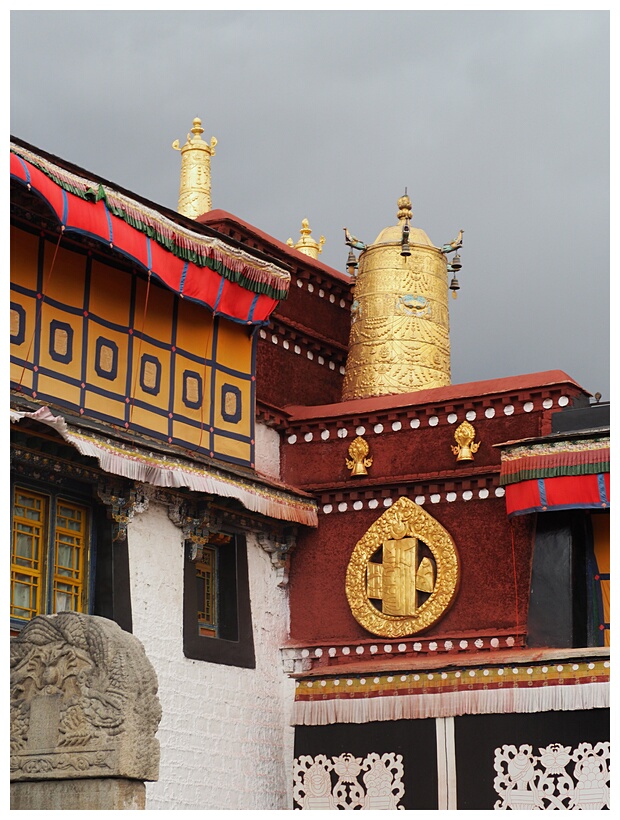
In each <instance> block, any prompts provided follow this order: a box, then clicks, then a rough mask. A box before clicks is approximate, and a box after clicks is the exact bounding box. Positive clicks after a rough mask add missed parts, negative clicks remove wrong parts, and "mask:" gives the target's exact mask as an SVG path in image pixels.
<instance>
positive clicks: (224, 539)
mask: <svg viewBox="0 0 620 820" xmlns="http://www.w3.org/2000/svg"><path fill="white" fill-rule="evenodd" d="M184 588H185V592H184V605H183V648H184V652H185V655H186V657H188V658H194V659H195V660H204V661H211V662H212V663H223V664H228V665H229V666H240V667H246V668H250V669H253V668H254V666H255V660H254V640H253V636H252V618H251V611H250V593H249V584H248V562H247V552H246V542H245V538H244V537H243V536H242V535H232V534H229V533H214V534H211V535H210V536H209V538H208V540H207V541H206V542H205V543H204V544H201V545H198V544H195V543H194V542H192V541H188V542H186V560H185V577H184Z"/></svg>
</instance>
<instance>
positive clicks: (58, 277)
mask: <svg viewBox="0 0 620 820" xmlns="http://www.w3.org/2000/svg"><path fill="white" fill-rule="evenodd" d="M44 254H45V255H44V262H43V282H44V283H45V296H46V297H47V298H49V299H53V300H54V301H55V302H60V303H61V304H64V305H69V306H70V307H75V308H83V307H84V287H85V282H86V256H82V255H81V254H78V253H74V252H73V251H70V250H67V249H66V248H64V247H63V246H62V244H61V245H60V246H59V247H58V248H57V247H56V245H55V244H54V243H52V242H46V243H45V249H44ZM52 265H53V268H52ZM50 268H52V270H51V273H50Z"/></svg>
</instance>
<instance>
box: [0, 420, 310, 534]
mask: <svg viewBox="0 0 620 820" xmlns="http://www.w3.org/2000/svg"><path fill="white" fill-rule="evenodd" d="M24 417H28V418H32V419H34V420H35V421H40V422H42V423H43V424H47V425H49V426H50V427H53V428H54V429H55V430H56V431H57V432H58V433H59V435H61V436H62V438H63V439H64V440H65V441H67V442H69V443H70V444H72V445H73V446H74V447H75V448H76V449H77V450H78V452H79V453H81V454H82V455H83V456H91V457H92V458H96V459H97V461H98V462H99V466H100V467H101V469H102V470H104V472H106V473H111V474H112V475H118V476H122V477H123V478H129V479H131V480H133V481H139V482H141V483H144V484H152V485H153V486H156V487H169V488H177V489H180V488H186V489H189V490H192V491H194V492H199V493H206V494H208V495H219V496H222V497H224V498H235V499H236V500H237V501H240V502H241V504H243V506H244V507H245V508H246V509H248V510H250V511H251V512H256V513H260V514H261V515H265V516H267V517H269V518H277V519H280V520H283V521H292V522H295V523H296V524H304V525H306V526H308V527H316V526H318V514H317V508H316V503H315V502H314V501H313V500H312V499H310V498H308V499H305V498H301V497H299V496H295V495H293V494H292V493H286V492H284V491H283V490H278V489H277V488H275V487H269V486H267V485H265V484H262V483H260V482H258V481H251V480H249V479H243V478H240V477H239V476H235V475H231V474H229V473H226V472H224V471H223V470H217V469H215V468H210V467H206V466H202V465H200V466H199V465H197V464H195V463H192V462H190V461H183V460H181V459H177V458H175V457H169V456H162V455H157V456H156V455H154V454H153V453H146V452H144V451H142V450H140V449H138V448H137V447H132V446H129V445H123V444H121V443H120V442H116V441H114V440H112V439H105V438H99V437H95V436H92V435H88V434H86V433H83V432H81V431H79V430H75V429H72V428H69V427H68V425H67V423H66V422H65V420H64V419H63V418H62V416H54V415H53V413H52V412H51V411H50V409H49V408H48V407H41V408H40V409H39V410H37V411H36V412H34V413H25V412H18V411H16V410H11V422H17V421H19V420H20V419H22V418H24Z"/></svg>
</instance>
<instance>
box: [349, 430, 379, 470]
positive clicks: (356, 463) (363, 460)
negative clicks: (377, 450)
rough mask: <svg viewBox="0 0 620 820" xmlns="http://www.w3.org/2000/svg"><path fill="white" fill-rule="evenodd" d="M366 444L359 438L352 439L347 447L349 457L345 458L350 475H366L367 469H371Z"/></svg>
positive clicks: (370, 460) (370, 459)
mask: <svg viewBox="0 0 620 820" xmlns="http://www.w3.org/2000/svg"><path fill="white" fill-rule="evenodd" d="M368 451H369V448H368V443H367V441H366V440H365V439H363V438H362V437H361V436H358V437H357V438H356V439H354V440H353V441H352V442H351V444H350V445H349V456H350V458H345V461H346V463H347V467H348V468H349V470H351V475H368V470H367V469H366V468H367V467H372V456H369V455H368Z"/></svg>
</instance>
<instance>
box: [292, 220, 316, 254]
mask: <svg viewBox="0 0 620 820" xmlns="http://www.w3.org/2000/svg"><path fill="white" fill-rule="evenodd" d="M299 233H300V234H301V238H300V239H299V241H298V242H297V244H296V245H293V240H292V239H291V238H290V237H289V238H288V239H287V240H286V244H287V245H288V246H289V247H290V248H295V250H296V251H299V252H300V253H305V254H306V256H310V257H311V258H312V259H318V258H319V254H320V253H323V245H324V244H325V237H324V236H321V237H320V239H319V241H318V242H317V241H316V239H313V237H312V236H311V234H312V228H310V224H309V222H308V220H307V219H302V220H301V228H300V230H299Z"/></svg>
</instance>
